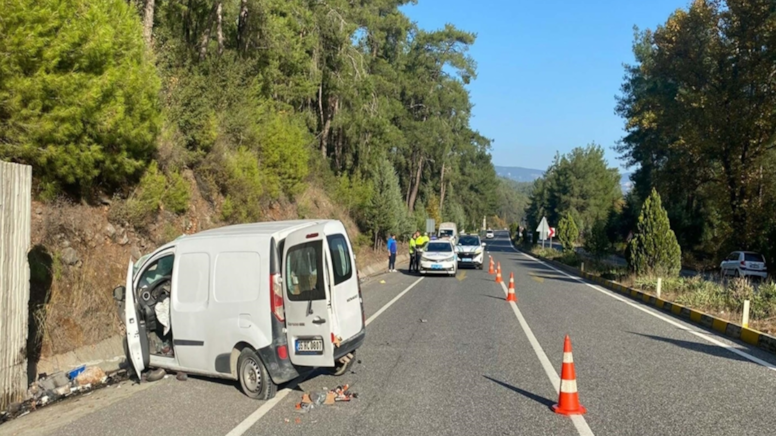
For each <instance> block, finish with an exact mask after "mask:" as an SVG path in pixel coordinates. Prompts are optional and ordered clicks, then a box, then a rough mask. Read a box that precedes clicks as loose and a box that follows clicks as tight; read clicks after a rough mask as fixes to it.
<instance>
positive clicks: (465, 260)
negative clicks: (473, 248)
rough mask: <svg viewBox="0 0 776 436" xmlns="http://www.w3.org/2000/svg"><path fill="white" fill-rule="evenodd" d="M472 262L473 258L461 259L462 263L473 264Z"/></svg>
mask: <svg viewBox="0 0 776 436" xmlns="http://www.w3.org/2000/svg"><path fill="white" fill-rule="evenodd" d="M471 261H472V260H471V258H468V257H464V258H463V259H461V262H471Z"/></svg>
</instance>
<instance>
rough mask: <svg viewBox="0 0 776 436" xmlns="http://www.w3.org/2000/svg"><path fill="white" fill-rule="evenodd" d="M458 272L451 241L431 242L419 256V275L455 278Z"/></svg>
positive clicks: (456, 259)
mask: <svg viewBox="0 0 776 436" xmlns="http://www.w3.org/2000/svg"><path fill="white" fill-rule="evenodd" d="M457 272H458V258H457V256H456V254H455V247H454V246H453V243H452V242H451V241H432V242H429V243H428V244H427V245H426V250H425V251H424V252H423V254H422V255H421V256H420V273H421V274H447V275H449V276H450V277H455V274H456V273H457Z"/></svg>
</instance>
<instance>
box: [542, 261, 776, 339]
mask: <svg viewBox="0 0 776 436" xmlns="http://www.w3.org/2000/svg"><path fill="white" fill-rule="evenodd" d="M531 251H532V253H534V254H537V255H539V256H542V257H545V258H548V259H553V260H555V261H557V262H561V263H564V264H566V265H569V266H573V267H575V268H579V266H580V264H581V263H582V262H583V261H584V263H585V271H586V272H588V273H590V274H594V275H597V276H600V277H603V278H605V279H607V280H613V281H616V282H618V283H620V284H622V285H624V286H628V287H632V288H635V289H639V290H641V291H644V292H646V293H648V294H651V295H655V292H656V288H657V277H636V276H634V275H633V274H630V273H629V272H628V271H627V269H626V268H623V267H618V266H613V265H609V264H606V263H604V262H596V261H591V260H590V259H582V258H580V257H579V256H578V255H577V254H576V253H568V252H566V253H562V252H560V251H557V250H552V249H542V248H538V247H533V248H532V250H531ZM661 298H662V299H664V300H666V301H672V302H676V303H678V304H681V305H683V306H686V307H689V308H692V309H695V310H699V311H702V312H704V313H707V314H709V315H713V316H716V317H719V318H722V319H725V320H727V321H730V322H733V323H736V324H741V321H742V317H743V315H742V312H743V305H744V300H750V302H751V309H750V315H749V326H750V327H751V328H753V329H756V330H759V331H761V332H763V333H768V334H774V333H776V284H774V283H772V282H769V283H761V284H754V283H752V282H750V281H749V280H746V279H743V278H740V279H739V278H736V279H725V280H723V279H721V278H719V277H717V278H715V279H714V280H707V279H705V278H703V277H700V276H696V277H689V278H685V277H675V278H668V279H666V278H663V280H662V286H661Z"/></svg>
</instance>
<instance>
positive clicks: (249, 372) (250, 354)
mask: <svg viewBox="0 0 776 436" xmlns="http://www.w3.org/2000/svg"><path fill="white" fill-rule="evenodd" d="M237 374H238V375H239V378H240V387H241V388H242V391H243V393H244V394H245V395H247V396H248V397H249V398H253V399H255V400H269V399H271V398H272V397H274V396H275V393H276V392H277V389H278V387H277V385H276V384H275V383H273V382H272V379H270V378H269V373H268V372H267V368H266V367H265V366H264V363H262V361H261V359H259V356H258V355H256V352H255V351H253V350H251V349H250V348H245V349H243V350H242V351H241V352H240V358H239V359H237Z"/></svg>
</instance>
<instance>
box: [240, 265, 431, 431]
mask: <svg viewBox="0 0 776 436" xmlns="http://www.w3.org/2000/svg"><path fill="white" fill-rule="evenodd" d="M423 279H424V277H421V278H419V279H417V280H415V281H414V282H413V283H412V284H411V285H409V286H408V287H407V289H405V290H403V291H401V293H400V294H399V295H397V296H396V297H394V298H393V299H392V300H391V301H389V302H388V303H386V304H385V305H384V306H383V307H381V308H380V310H378V311H377V312H375V313H374V315H372V316H370V317H369V318H368V319H367V320H366V322H365V323H364V324H366V325H369V324H370V323H372V321H374V320H375V319H377V317H378V316H380V315H381V314H382V313H383V312H385V311H386V310H388V308H389V307H391V306H392V305H393V304H394V303H396V302H397V301H399V299H400V298H401V297H403V296H404V294H406V293H407V292H409V291H410V290H412V288H414V287H415V285H417V284H418V283H420V281H421V280H423ZM308 375H309V374H308ZM306 378H307V376H303V377H301V378H299V379H297V380H294V381H292V382H291V383H289V384H288V385H286V387H285V388H283V389H281V390H280V391H278V392H277V393H276V394H275V397H274V398H272V399H271V400H269V401H267V402H266V403H264V404H262V405H261V407H259V408H258V409H256V411H255V412H253V413H251V414H250V415H248V417H247V418H245V419H244V420H243V421H242V422H241V423H239V424H238V425H237V426H236V427H235V428H233V429H232V430H231V431H230V432H229V433H227V434H226V436H242V435H243V434H245V432H246V431H248V430H249V429H250V428H251V427H253V426H254V424H256V423H257V422H258V421H259V420H260V419H261V418H263V417H264V415H266V414H267V413H269V412H270V411H271V410H272V408H274V407H275V406H277V405H278V403H280V402H281V401H283V399H284V398H286V397H287V396H288V394H290V393H291V392H292V391H294V390H295V389H296V387H297V386H299V384H300V383H302V382H304V381H305V379H306Z"/></svg>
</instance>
